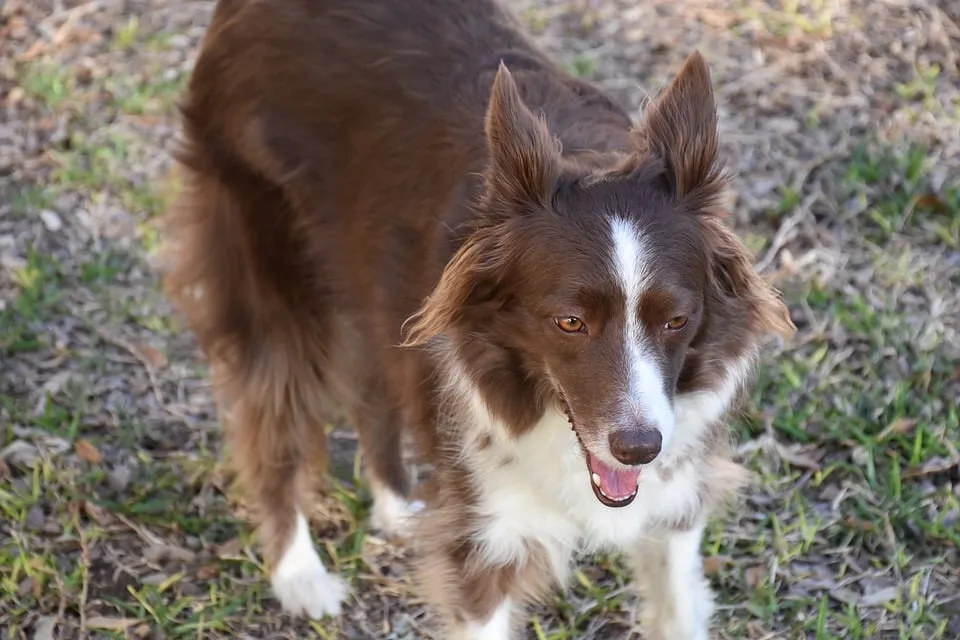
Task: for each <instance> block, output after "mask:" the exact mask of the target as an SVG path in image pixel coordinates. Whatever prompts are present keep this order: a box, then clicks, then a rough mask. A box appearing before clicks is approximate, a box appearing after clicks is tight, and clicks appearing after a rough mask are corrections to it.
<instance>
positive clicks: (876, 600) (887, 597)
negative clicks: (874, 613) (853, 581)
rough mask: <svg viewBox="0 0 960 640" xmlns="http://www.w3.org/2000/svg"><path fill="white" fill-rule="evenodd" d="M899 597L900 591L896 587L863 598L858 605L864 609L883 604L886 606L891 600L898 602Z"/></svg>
mask: <svg viewBox="0 0 960 640" xmlns="http://www.w3.org/2000/svg"><path fill="white" fill-rule="evenodd" d="M898 595H900V590H899V589H897V588H896V587H887V588H885V589H880V590H879V591H874V592H873V593H870V594H867V595H865V596H863V597H862V598H860V602H859V603H858V604H859V605H860V606H862V607H877V606H879V605H881V604H886V603H888V602H890V601H891V600H896V599H897V596H898Z"/></svg>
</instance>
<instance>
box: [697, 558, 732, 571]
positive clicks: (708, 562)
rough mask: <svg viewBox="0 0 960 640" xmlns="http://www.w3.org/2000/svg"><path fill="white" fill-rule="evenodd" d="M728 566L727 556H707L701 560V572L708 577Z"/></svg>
mask: <svg viewBox="0 0 960 640" xmlns="http://www.w3.org/2000/svg"><path fill="white" fill-rule="evenodd" d="M728 564H730V557H729V556H709V557H707V558H704V559H703V572H704V573H705V574H707V575H708V576H715V575H717V574H718V573H720V570H721V569H723V567H724V566H725V565H728Z"/></svg>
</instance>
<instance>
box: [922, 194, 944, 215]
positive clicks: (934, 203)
mask: <svg viewBox="0 0 960 640" xmlns="http://www.w3.org/2000/svg"><path fill="white" fill-rule="evenodd" d="M916 207H917V209H931V210H933V211H946V209H947V205H945V204H944V203H943V200H941V199H940V196H938V195H937V194H935V193H925V194H924V195H922V196H920V197H919V198H917V204H916Z"/></svg>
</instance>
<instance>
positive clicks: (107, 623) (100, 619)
mask: <svg viewBox="0 0 960 640" xmlns="http://www.w3.org/2000/svg"><path fill="white" fill-rule="evenodd" d="M141 622H143V620H140V619H139V618H107V617H106V616H94V617H92V618H87V627H89V628H90V629H101V630H103V631H123V630H124V629H129V628H130V627H132V626H134V625H137V624H140V623H141Z"/></svg>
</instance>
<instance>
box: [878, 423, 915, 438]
mask: <svg viewBox="0 0 960 640" xmlns="http://www.w3.org/2000/svg"><path fill="white" fill-rule="evenodd" d="M916 426H917V420H916V419H915V418H897V419H896V420H894V421H893V422H891V423H890V424H889V425H887V428H886V429H884V430H883V431H881V432H880V435H879V436H877V439H878V440H881V441H883V440H886V439H887V438H889V437H890V436H892V435H902V434H904V433H909V432H910V431H913V428H914V427H916Z"/></svg>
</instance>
